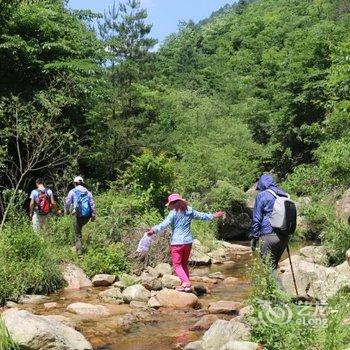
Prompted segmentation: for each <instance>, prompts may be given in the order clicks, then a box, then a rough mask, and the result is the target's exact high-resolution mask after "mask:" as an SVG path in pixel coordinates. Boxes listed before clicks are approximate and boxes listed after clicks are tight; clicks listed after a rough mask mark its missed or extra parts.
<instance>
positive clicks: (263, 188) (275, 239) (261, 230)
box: [251, 175, 297, 269]
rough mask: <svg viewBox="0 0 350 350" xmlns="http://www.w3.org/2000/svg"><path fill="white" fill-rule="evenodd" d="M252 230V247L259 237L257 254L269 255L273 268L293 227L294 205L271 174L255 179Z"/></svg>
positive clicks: (286, 245)
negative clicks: (256, 193) (258, 252)
mask: <svg viewBox="0 0 350 350" xmlns="http://www.w3.org/2000/svg"><path fill="white" fill-rule="evenodd" d="M256 189H257V190H258V191H260V192H259V194H258V195H257V197H256V200H255V204H254V210H253V222H252V227H251V229H252V233H251V239H252V241H251V247H252V249H253V250H255V248H256V246H257V244H258V241H259V239H260V240H261V242H260V255H261V257H262V258H263V259H265V258H266V257H267V256H268V255H269V256H270V259H271V264H272V267H273V268H274V269H277V264H278V262H279V260H280V258H281V256H282V254H283V252H284V250H285V249H286V248H288V241H289V237H290V235H291V234H292V233H294V231H295V228H296V218H297V215H296V206H295V204H294V202H293V201H292V200H290V199H289V195H288V194H287V193H285V192H284V191H283V190H282V189H281V188H279V187H277V186H276V184H275V181H274V179H273V177H272V176H271V175H262V176H261V177H260V179H259V181H258V184H257V188H256Z"/></svg>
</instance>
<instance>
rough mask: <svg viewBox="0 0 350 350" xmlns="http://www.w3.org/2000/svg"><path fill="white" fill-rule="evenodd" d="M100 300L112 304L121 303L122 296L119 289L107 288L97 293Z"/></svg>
mask: <svg viewBox="0 0 350 350" xmlns="http://www.w3.org/2000/svg"><path fill="white" fill-rule="evenodd" d="M98 295H99V297H100V298H101V300H102V301H104V302H107V303H108V302H111V303H114V304H123V303H124V298H123V294H122V292H121V290H120V289H119V288H115V287H112V288H109V289H107V290H105V291H103V292H101V293H99V294H98Z"/></svg>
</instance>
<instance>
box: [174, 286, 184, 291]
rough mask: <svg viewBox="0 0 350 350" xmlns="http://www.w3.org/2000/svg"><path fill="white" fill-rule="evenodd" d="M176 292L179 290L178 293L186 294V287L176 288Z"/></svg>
mask: <svg viewBox="0 0 350 350" xmlns="http://www.w3.org/2000/svg"><path fill="white" fill-rule="evenodd" d="M175 290H177V291H178V292H185V287H184V286H176V287H175Z"/></svg>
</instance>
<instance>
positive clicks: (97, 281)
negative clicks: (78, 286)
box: [92, 274, 115, 287]
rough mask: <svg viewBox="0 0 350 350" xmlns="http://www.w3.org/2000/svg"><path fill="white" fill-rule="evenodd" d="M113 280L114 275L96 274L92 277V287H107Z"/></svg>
mask: <svg viewBox="0 0 350 350" xmlns="http://www.w3.org/2000/svg"><path fill="white" fill-rule="evenodd" d="M114 281H115V276H114V275H108V274H98V275H95V276H94V277H93V279H92V284H93V286H94V287H108V286H110V285H111V284H112V283H113V282H114Z"/></svg>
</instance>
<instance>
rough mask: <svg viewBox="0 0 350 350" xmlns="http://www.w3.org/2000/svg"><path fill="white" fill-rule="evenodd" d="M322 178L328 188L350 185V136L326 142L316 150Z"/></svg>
mask: <svg viewBox="0 0 350 350" xmlns="http://www.w3.org/2000/svg"><path fill="white" fill-rule="evenodd" d="M315 155H316V158H317V160H318V168H319V171H320V179H321V180H322V184H323V186H324V185H327V186H328V188H332V187H334V186H337V187H345V188H346V187H348V185H349V182H350V162H349V158H350V138H349V137H343V138H341V139H338V140H332V141H328V142H324V143H323V144H322V145H321V146H320V147H319V148H318V149H317V151H316V152H315Z"/></svg>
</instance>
